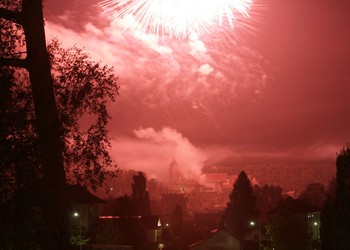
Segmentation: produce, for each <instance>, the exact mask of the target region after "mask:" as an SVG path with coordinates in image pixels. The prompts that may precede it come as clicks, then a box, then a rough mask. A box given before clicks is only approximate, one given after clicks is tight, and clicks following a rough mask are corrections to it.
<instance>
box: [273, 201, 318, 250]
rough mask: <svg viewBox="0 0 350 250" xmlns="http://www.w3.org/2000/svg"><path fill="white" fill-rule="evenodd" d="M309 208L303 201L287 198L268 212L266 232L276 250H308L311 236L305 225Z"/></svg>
mask: <svg viewBox="0 0 350 250" xmlns="http://www.w3.org/2000/svg"><path fill="white" fill-rule="evenodd" d="M309 207H310V204H308V203H306V201H305V200H299V199H296V200H294V199H293V198H291V197H288V198H286V199H284V200H281V202H280V203H279V204H278V206H277V208H275V209H274V210H273V211H271V212H270V214H269V218H268V224H267V232H268V234H269V235H270V237H271V240H272V241H273V245H274V247H276V249H280V250H299V249H310V246H311V235H310V234H309V233H308V225H307V211H308V210H309Z"/></svg>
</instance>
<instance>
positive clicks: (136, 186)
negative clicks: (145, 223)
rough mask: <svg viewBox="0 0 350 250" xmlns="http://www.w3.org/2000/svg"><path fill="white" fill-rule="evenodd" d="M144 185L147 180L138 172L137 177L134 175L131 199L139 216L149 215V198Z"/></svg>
mask: <svg viewBox="0 0 350 250" xmlns="http://www.w3.org/2000/svg"><path fill="white" fill-rule="evenodd" d="M146 184H147V180H146V177H145V176H144V174H143V173H142V172H138V174H137V175H134V177H133V183H132V195H131V198H132V200H133V201H134V203H135V205H136V208H137V212H138V214H139V215H150V214H151V204H150V197H149V193H148V191H147V190H146Z"/></svg>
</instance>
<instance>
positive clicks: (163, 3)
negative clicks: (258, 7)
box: [99, 0, 253, 38]
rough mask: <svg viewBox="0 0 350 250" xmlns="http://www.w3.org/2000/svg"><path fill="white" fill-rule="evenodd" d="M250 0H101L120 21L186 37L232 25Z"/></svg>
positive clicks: (107, 11)
mask: <svg viewBox="0 0 350 250" xmlns="http://www.w3.org/2000/svg"><path fill="white" fill-rule="evenodd" d="M252 2H253V0H103V1H101V2H100V3H99V5H100V7H101V8H102V10H103V13H104V14H107V15H108V16H109V19H110V20H112V21H114V20H123V22H124V25H125V29H127V28H130V27H132V26H133V27H135V26H136V29H137V30H139V31H141V32H144V33H149V34H155V35H157V36H158V35H162V36H164V35H169V36H170V37H176V38H186V37H188V36H189V35H190V34H192V33H197V34H202V33H205V32H208V31H209V29H210V27H212V26H213V25H220V26H222V25H223V24H224V23H226V22H227V23H228V24H229V25H230V26H231V27H233V25H234V22H235V20H236V16H237V15H241V16H244V17H249V14H248V11H249V9H250V7H251V5H252Z"/></svg>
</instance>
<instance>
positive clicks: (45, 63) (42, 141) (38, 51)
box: [0, 0, 69, 249]
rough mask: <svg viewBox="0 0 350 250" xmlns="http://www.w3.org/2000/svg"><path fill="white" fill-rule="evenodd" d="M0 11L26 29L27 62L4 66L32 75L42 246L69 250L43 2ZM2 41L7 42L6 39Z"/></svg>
mask: <svg viewBox="0 0 350 250" xmlns="http://www.w3.org/2000/svg"><path fill="white" fill-rule="evenodd" d="M0 7H1V8H0V18H4V19H6V20H8V21H10V22H13V24H14V25H13V26H21V27H23V31H24V34H25V47H26V58H25V59H21V58H19V57H18V56H14V55H13V56H10V57H2V58H0V65H1V66H13V67H21V68H25V69H26V70H27V71H28V73H29V78H30V83H31V84H30V86H31V91H32V95H33V101H34V110H35V119H36V120H35V121H36V131H37V135H38V142H39V143H38V145H39V147H38V148H39V152H40V154H39V155H40V163H41V166H42V185H43V188H42V189H41V190H42V191H43V192H44V193H45V195H44V196H43V197H44V204H45V205H44V206H43V208H44V210H43V211H44V218H45V220H44V221H45V230H43V232H42V233H43V237H41V238H42V239H41V242H40V245H41V247H42V249H67V248H68V244H69V237H68V225H67V223H66V221H67V219H66V216H67V201H66V180H65V172H64V165H63V157H62V148H63V145H62V141H61V130H60V128H61V126H60V121H59V116H58V112H57V108H56V104H55V99H54V91H53V80H52V76H51V72H50V62H49V57H48V53H47V51H46V41H45V31H44V19H43V12H42V1H41V0H22V2H21V3H18V2H17V1H12V2H10V3H6V2H5V3H4V4H1V6H0ZM4 7H6V8H4ZM7 7H8V8H7ZM17 7H18V8H17ZM14 9H15V10H14ZM22 34H23V33H22ZM1 40H2V41H3V38H1ZM12 40H16V37H14V39H12V38H10V39H9V40H6V41H12ZM4 41H5V40H4ZM18 42H19V44H20V43H21V42H23V41H22V40H18ZM11 49H12V48H11ZM33 196H35V195H34V194H33ZM16 244H17V245H18V248H20V247H21V246H20V244H21V243H20V242H16ZM23 247H25V246H22V248H23Z"/></svg>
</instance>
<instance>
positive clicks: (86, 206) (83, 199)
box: [68, 185, 105, 235]
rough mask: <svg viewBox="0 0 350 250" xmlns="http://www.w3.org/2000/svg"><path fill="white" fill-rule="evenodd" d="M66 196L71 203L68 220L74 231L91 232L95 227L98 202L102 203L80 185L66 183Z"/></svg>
mask: <svg viewBox="0 0 350 250" xmlns="http://www.w3.org/2000/svg"><path fill="white" fill-rule="evenodd" d="M68 197H69V199H70V202H71V204H72V207H71V209H70V215H69V218H70V221H71V225H72V230H73V231H75V232H76V233H78V232H79V233H83V234H89V235H91V234H93V233H95V230H96V229H97V224H98V217H99V204H101V203H104V202H105V201H104V200H101V199H100V198H98V197H97V196H95V195H93V194H92V193H90V192H89V191H88V190H87V189H86V188H85V187H82V186H80V185H68Z"/></svg>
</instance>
